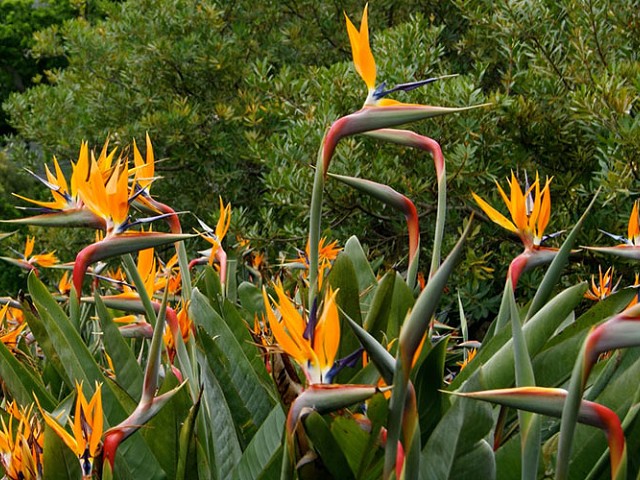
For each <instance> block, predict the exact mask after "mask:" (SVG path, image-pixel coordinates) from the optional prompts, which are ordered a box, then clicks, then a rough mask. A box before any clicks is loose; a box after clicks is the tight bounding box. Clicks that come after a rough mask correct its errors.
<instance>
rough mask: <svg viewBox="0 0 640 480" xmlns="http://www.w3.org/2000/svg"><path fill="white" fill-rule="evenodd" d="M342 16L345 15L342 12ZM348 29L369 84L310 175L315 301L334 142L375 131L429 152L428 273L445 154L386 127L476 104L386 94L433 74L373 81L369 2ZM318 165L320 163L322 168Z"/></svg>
mask: <svg viewBox="0 0 640 480" xmlns="http://www.w3.org/2000/svg"><path fill="white" fill-rule="evenodd" d="M345 17H346V15H345ZM346 20H347V32H348V34H349V40H350V43H351V48H352V54H353V61H354V65H355V68H356V71H357V72H358V74H359V75H360V76H361V77H362V79H363V80H364V82H365V84H366V85H367V90H368V93H367V98H366V100H365V102H364V106H363V107H362V108H361V109H360V110H358V111H357V112H355V113H352V114H350V115H347V116H344V117H342V118H340V119H338V120H336V121H335V122H334V123H333V124H332V125H331V127H330V128H329V130H328V131H327V133H326V135H325V137H324V139H323V141H322V145H321V147H320V150H319V152H318V161H317V162H316V165H317V168H316V173H315V178H314V185H313V192H312V200H311V213H310V223H309V244H310V255H309V280H310V289H309V304H311V303H313V298H314V297H315V295H316V294H317V290H318V282H317V276H318V242H319V240H320V223H321V211H322V190H323V186H324V178H325V176H326V175H327V173H328V171H329V165H330V163H331V159H332V157H333V154H334V151H335V148H336V146H337V144H338V142H339V141H340V140H341V139H342V138H344V137H347V136H350V135H354V134H358V133H366V132H374V131H376V132H374V135H377V136H379V137H380V138H382V139H384V140H388V141H392V142H395V143H399V144H402V145H407V146H410V147H417V148H421V149H423V150H427V151H430V152H432V153H433V156H434V160H435V161H436V170H437V172H438V192H439V193H438V196H439V206H438V218H437V221H436V233H435V235H436V240H435V244H434V252H433V256H432V264H431V273H432V274H433V273H434V272H435V270H436V269H437V266H438V264H439V261H440V258H439V257H440V244H441V242H442V233H443V229H444V213H445V211H444V208H445V205H444V200H445V196H444V195H445V179H444V176H445V175H444V159H443V156H442V151H441V150H440V148H439V146H438V145H437V142H435V141H433V140H431V139H428V138H426V137H423V136H420V135H417V134H415V133H414V132H408V131H403V130H399V131H396V130H389V128H390V127H396V126H399V125H403V124H408V123H413V122H416V121H419V120H423V119H426V118H430V117H434V116H437V115H445V114H448V113H455V112H461V111H464V110H468V109H470V108H475V107H465V108H446V107H434V106H430V105H417V104H408V103H401V102H396V101H392V100H389V99H387V98H385V97H386V96H387V95H389V94H391V93H393V92H396V91H402V90H404V91H408V90H412V89H414V88H417V87H419V86H421V85H425V84H427V83H431V82H433V81H434V80H437V78H436V79H428V80H423V81H418V82H414V83H408V84H402V85H398V86H397V87H394V88H391V89H389V90H386V89H385V87H384V84H383V85H381V86H380V87H379V88H378V87H376V75H377V73H376V65H375V60H374V57H373V54H372V52H371V47H370V44H369V25H368V7H367V6H365V9H364V11H363V14H362V22H361V24H360V29H359V30H358V29H356V28H355V26H354V25H353V23H352V22H351V21H350V20H349V18H348V17H346ZM320 165H321V166H322V168H320Z"/></svg>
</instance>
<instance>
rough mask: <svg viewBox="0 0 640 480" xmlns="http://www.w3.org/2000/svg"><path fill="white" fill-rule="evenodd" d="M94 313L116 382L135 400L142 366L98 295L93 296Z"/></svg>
mask: <svg viewBox="0 0 640 480" xmlns="http://www.w3.org/2000/svg"><path fill="white" fill-rule="evenodd" d="M95 301H96V313H97V314H98V318H100V322H101V324H102V331H103V333H104V335H103V337H102V343H103V344H104V348H105V350H106V351H107V354H108V355H109V357H111V361H112V362H113V367H114V369H115V374H116V379H117V382H118V384H119V385H120V386H121V387H122V388H124V389H125V390H126V391H127V393H128V394H129V395H131V397H132V398H134V399H135V400H139V399H140V395H141V394H142V383H143V380H144V377H143V374H142V368H140V365H139V364H138V361H137V360H136V357H135V356H134V354H133V352H132V351H131V348H130V347H129V345H128V344H127V342H126V341H125V339H124V338H122V335H121V334H120V330H118V327H117V326H116V325H115V323H114V322H113V319H112V318H111V314H110V313H109V311H108V310H107V307H105V305H104V302H103V301H102V300H101V299H100V297H99V296H98V295H96V296H95Z"/></svg>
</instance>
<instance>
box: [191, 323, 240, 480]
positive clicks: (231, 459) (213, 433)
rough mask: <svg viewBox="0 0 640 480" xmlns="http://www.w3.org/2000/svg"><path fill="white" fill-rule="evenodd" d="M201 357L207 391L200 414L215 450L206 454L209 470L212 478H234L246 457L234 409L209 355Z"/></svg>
mask: <svg viewBox="0 0 640 480" xmlns="http://www.w3.org/2000/svg"><path fill="white" fill-rule="evenodd" d="M204 336H206V334H205V335H204ZM198 357H199V363H200V369H201V372H202V373H201V379H202V382H203V387H204V391H203V396H202V402H203V406H202V408H201V409H200V413H201V414H202V415H203V420H204V421H205V422H206V423H207V425H208V431H209V432H210V435H208V438H207V439H206V441H208V442H209V447H210V448H211V449H212V452H211V453H205V455H206V458H207V460H208V463H207V465H208V466H207V468H208V469H209V470H210V473H211V474H212V478H218V479H225V478H231V475H232V472H233V470H234V468H235V466H236V465H237V464H238V462H239V461H240V457H241V455H242V450H241V448H240V442H239V440H238V436H237V432H236V427H235V425H234V418H233V415H232V411H231V410H232V408H231V405H229V404H228V403H227V401H226V399H225V395H224V392H223V390H222V386H221V385H220V383H219V382H218V379H217V378H216V376H215V374H214V373H213V371H212V370H211V367H210V366H209V363H208V360H207V358H206V356H205V353H204V352H202V351H200V352H199V354H198ZM234 409H235V406H234Z"/></svg>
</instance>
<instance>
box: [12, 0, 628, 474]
mask: <svg viewBox="0 0 640 480" xmlns="http://www.w3.org/2000/svg"><path fill="white" fill-rule="evenodd" d="M346 21H347V31H348V35H349V39H350V43H351V50H352V53H353V61H354V66H355V69H356V71H357V73H358V74H359V76H360V77H361V78H362V79H363V81H364V82H365V84H366V86H367V97H366V99H365V102H364V105H363V107H362V108H361V109H360V110H358V111H356V112H353V113H351V114H349V115H346V116H343V117H341V118H339V119H337V120H336V121H335V122H333V123H332V124H331V126H330V127H329V128H328V130H327V132H326V134H325V136H324V139H323V141H322V144H321V146H320V148H319V151H318V156H317V161H316V162H315V165H314V168H315V172H314V181H313V185H312V186H310V188H311V189H312V196H311V204H310V207H309V236H308V242H307V246H306V248H305V249H304V250H300V255H299V256H298V257H297V258H293V259H284V261H282V262H280V264H278V265H277V266H276V263H275V260H274V261H273V263H272V264H271V265H269V264H268V260H267V259H265V258H264V256H263V254H262V252H259V251H256V250H254V249H252V247H251V245H250V244H249V243H248V242H247V241H246V240H244V239H242V238H239V239H237V242H236V244H235V245H233V244H232V242H230V241H229V239H228V238H226V237H227V233H228V229H229V225H230V219H231V216H232V208H231V205H230V204H226V203H225V202H224V201H223V199H220V201H219V207H218V206H216V210H218V212H219V213H218V221H217V224H216V225H215V227H210V226H209V225H207V224H206V223H205V222H203V221H200V220H199V221H198V225H199V228H198V230H197V231H195V232H193V233H191V232H188V233H186V232H183V231H182V223H181V215H182V213H180V212H178V211H176V209H175V208H174V206H171V205H169V204H167V203H163V202H162V201H160V200H159V199H158V198H156V197H154V196H153V195H152V194H151V190H152V188H153V186H154V184H155V182H156V181H161V180H160V179H157V178H156V176H155V156H154V152H153V147H152V143H151V140H150V138H149V137H148V136H147V138H146V142H145V143H146V145H145V148H144V156H143V155H142V152H141V151H140V149H139V148H138V145H137V144H136V143H135V141H134V142H133V145H132V147H131V149H130V151H124V152H118V151H117V150H116V149H110V148H109V145H108V144H105V145H104V147H103V148H102V149H101V151H100V152H93V151H90V149H89V146H88V145H87V144H83V145H82V146H81V147H80V152H79V155H78V158H77V159H76V161H75V162H72V163H71V165H70V169H64V168H63V166H61V164H60V163H59V162H58V161H57V160H56V159H55V158H54V160H53V166H51V167H49V166H47V167H45V173H44V175H43V176H39V177H37V178H38V179H39V180H40V181H41V182H42V184H43V185H44V186H45V187H46V188H48V189H49V190H50V194H51V198H50V199H49V200H47V201H41V200H33V199H29V198H26V197H20V198H21V199H22V200H23V201H25V202H28V203H29V204H30V205H31V208H33V209H35V210H36V211H35V212H32V213H34V214H33V215H31V216H26V217H24V218H21V219H19V220H11V221H10V222H12V223H18V224H28V225H38V226H40V227H47V228H54V227H57V228H70V227H79V228H88V229H92V230H95V231H96V232H97V233H96V237H95V241H94V242H92V243H90V244H88V245H87V246H85V247H84V248H82V249H80V250H79V251H78V252H77V255H76V256H75V259H73V261H71V262H68V263H63V262H62V261H61V260H60V259H58V258H57V256H56V255H55V252H45V253H34V252H37V251H38V250H37V249H36V241H37V239H35V238H33V237H28V238H27V241H26V245H25V249H24V251H23V252H22V253H20V252H14V253H13V254H12V255H8V256H6V257H3V258H4V260H7V261H9V262H11V263H13V264H15V265H17V266H19V267H22V268H24V269H26V270H28V271H29V272H30V273H29V276H28V280H27V291H28V293H25V294H21V295H19V296H18V298H15V299H14V298H5V299H3V301H2V303H3V304H4V307H3V309H2V311H1V312H0V316H1V318H2V321H1V323H0V340H1V342H0V356H1V357H2V359H1V360H0V377H1V378H2V386H3V397H2V409H1V411H0V420H1V430H0V453H2V455H1V456H0V462H1V463H2V467H3V469H4V474H5V476H6V477H7V478H10V479H18V478H20V479H36V478H47V479H49V478H78V477H82V478H94V477H97V478H179V479H180V478H203V479H208V478H242V479H244V478H247V479H255V478H277V477H278V476H279V477H281V478H292V477H296V476H297V477H299V478H326V477H328V476H331V477H334V478H341V479H342V478H346V479H348V478H365V479H368V478H385V479H387V478H407V479H413V478H438V479H440V478H464V477H466V476H471V475H475V476H476V477H478V478H495V477H497V476H499V475H500V476H505V475H509V474H511V473H512V472H514V471H518V470H520V472H521V477H522V478H539V477H542V476H546V475H550V474H552V472H555V476H556V478H559V479H564V478H568V477H569V476H571V477H574V478H602V477H607V476H611V478H616V479H619V478H627V477H631V478H634V477H635V476H636V475H637V474H638V471H639V470H640V465H639V464H638V460H637V458H635V457H634V456H632V455H627V452H628V451H637V449H638V447H639V445H638V442H640V434H639V432H638V429H639V424H638V418H637V413H638V410H639V408H640V386H639V385H638V382H637V381H635V379H637V378H638V374H639V373H640V372H639V370H640V352H639V351H638V349H634V348H631V347H636V346H638V345H640V326H639V325H640V324H639V323H638V319H639V318H640V307H639V306H638V304H637V292H636V290H635V289H633V288H627V289H623V288H621V287H620V282H617V283H616V282H615V281H614V273H613V271H611V270H607V271H606V272H605V274H604V275H603V274H602V272H600V276H599V279H598V280H599V281H598V282H596V280H595V279H593V280H592V284H591V289H590V291H589V293H588V298H590V299H592V300H596V301H597V303H595V304H594V305H593V306H591V307H590V308H587V309H586V311H585V313H582V314H581V315H579V316H578V317H577V318H576V314H575V312H576V311H577V309H578V308H582V307H580V305H581V304H582V302H583V298H584V296H585V293H587V290H588V285H587V283H586V282H577V283H576V284H575V285H572V286H570V287H568V288H563V287H560V278H561V275H562V272H563V269H564V267H565V265H567V263H568V262H570V261H572V258H574V257H572V254H574V255H576V254H577V249H578V248H579V246H578V245H577V243H576V239H577V236H578V234H579V232H580V228H581V227H582V224H583V221H584V218H585V217H586V216H587V215H588V214H589V209H590V208H591V206H590V207H589V208H588V209H587V211H586V212H585V213H584V215H583V217H582V218H581V219H580V220H579V221H578V222H577V223H576V225H574V226H573V227H572V228H571V229H570V231H569V232H568V233H567V234H566V235H565V236H564V240H563V242H562V244H561V246H560V247H559V248H554V247H552V246H548V245H547V243H548V241H549V240H550V237H553V236H555V235H553V234H552V235H545V231H546V230H547V226H548V224H549V222H550V219H551V213H552V206H551V192H552V190H553V182H552V181H551V179H546V180H544V181H543V180H541V179H540V178H539V176H538V175H537V174H535V175H531V177H529V178H527V177H524V178H517V177H516V175H515V174H513V175H512V176H511V178H510V179H509V181H508V184H509V193H508V194H507V192H506V190H505V189H504V188H503V187H502V186H501V184H498V189H499V192H500V197H501V198H502V199H503V200H504V203H505V204H506V207H507V210H508V215H505V214H504V213H501V210H503V211H504V209H499V208H496V207H495V206H492V205H491V204H489V203H488V202H486V201H485V200H483V199H482V198H481V197H480V196H478V195H476V194H475V193H471V192H470V194H469V196H470V197H471V196H473V198H474V199H475V201H476V203H477V205H478V206H479V208H480V210H481V211H482V212H484V214H486V215H487V216H488V217H489V219H491V220H492V221H494V222H495V223H497V224H498V225H500V226H502V227H504V228H505V229H507V230H508V231H510V232H512V233H513V234H515V235H517V236H518V237H519V238H520V239H521V240H522V243H523V247H524V248H523V252H522V253H521V254H520V255H518V256H517V257H515V258H514V259H513V261H512V262H511V264H510V266H509V268H508V275H507V278H506V280H505V288H504V293H503V295H502V300H501V305H500V310H499V313H498V315H497V317H496V318H495V320H494V322H493V323H492V325H491V327H490V329H489V331H488V333H487V335H486V336H485V337H484V338H483V339H474V338H470V337H469V333H468V329H467V322H466V318H465V314H464V310H463V309H462V307H460V319H461V321H460V324H459V325H447V324H443V323H440V322H439V321H438V320H437V313H438V310H439V306H440V299H441V296H442V294H443V292H444V291H445V290H446V289H454V288H455V287H454V286H452V285H448V279H449V277H450V275H451V273H452V272H453V271H454V269H455V268H456V262H457V261H458V259H459V257H460V254H461V252H462V251H463V249H464V248H465V247H464V243H465V241H466V240H467V238H468V237H469V233H470V231H471V229H472V225H473V219H472V218H469V219H468V220H467V221H466V222H465V225H463V229H462V231H461V235H460V238H459V240H458V241H457V243H456V244H455V246H454V247H453V248H452V249H451V251H449V252H443V251H442V245H443V236H444V232H445V228H444V227H445V222H446V218H445V216H446V212H447V209H446V205H447V198H446V194H447V191H446V185H447V184H446V175H447V173H446V162H445V159H444V156H443V154H442V150H441V148H440V146H439V144H438V143H437V142H436V141H435V140H433V139H431V138H428V137H426V136H423V135H420V134H418V133H416V132H414V131H411V130H405V129H400V128H398V127H401V126H405V125H411V124H413V123H414V122H417V121H421V120H426V119H428V118H431V117H434V116H441V115H451V114H456V115H464V114H465V113H464V112H465V110H469V109H472V108H487V107H488V106H487V105H472V106H464V107H434V106H429V105H419V104H411V103H402V102H400V101H398V100H392V99H391V98H389V97H391V96H397V97H398V98H400V96H401V95H402V94H403V92H405V91H410V90H412V89H415V88H419V87H422V86H424V85H426V84H429V83H432V82H436V81H446V78H444V77H440V78H430V79H426V80H421V81H415V82H409V83H401V84H399V85H396V86H387V85H386V84H385V83H378V82H377V72H376V64H375V60H374V57H373V54H372V51H371V48H370V45H369V31H368V11H367V8H366V7H365V10H364V12H363V14H362V20H361V23H360V26H359V28H358V27H356V26H355V25H354V24H353V23H352V22H351V21H350V20H349V18H347V20H346ZM353 135H367V136H369V137H372V138H373V139H375V140H376V141H379V142H390V143H392V144H397V145H400V146H402V147H405V148H411V149H417V150H418V151H420V152H421V153H425V154H428V156H430V157H432V159H433V162H434V169H435V172H436V178H437V189H436V191H437V194H436V196H435V198H433V199H432V201H433V203H434V204H435V209H436V212H437V215H436V225H435V229H434V238H433V240H432V242H431V259H430V260H429V262H423V263H426V264H428V267H427V268H424V269H423V268H422V267H421V266H420V265H421V263H420V258H419V257H420V252H421V249H420V244H421V241H422V240H423V239H421V238H420V237H421V236H420V228H419V219H420V215H419V212H418V209H417V208H416V206H415V203H414V202H413V201H412V200H411V199H410V198H408V197H407V196H405V195H404V194H403V193H402V192H399V191H397V190H395V189H392V188H390V187H389V186H387V185H383V184H380V183H377V182H375V180H374V179H365V178H360V177H354V176H346V175H336V174H334V173H332V172H331V166H332V162H333V161H334V153H335V150H336V146H337V145H338V144H339V142H340V141H341V140H343V139H345V138H347V137H350V136H353ZM371 161H375V159H371ZM514 168H515V166H514ZM327 182H341V183H343V184H345V185H347V186H348V187H351V188H353V189H355V190H356V191H357V192H358V194H362V195H368V196H370V197H372V198H373V199H375V200H376V201H378V202H381V204H384V205H386V206H387V207H388V208H389V209H391V210H393V211H395V212H397V213H398V215H402V216H403V217H404V219H405V220H406V228H407V234H408V239H409V242H408V246H407V256H406V257H405V258H402V259H399V260H398V262H397V263H396V265H397V266H398V269H397V270H396V269H389V270H387V271H384V270H383V269H381V268H380V267H379V266H376V265H375V263H374V262H372V261H371V260H370V259H369V258H367V255H366V253H365V251H364V249H363V248H362V246H361V244H360V241H359V240H358V239H357V237H355V236H354V237H351V238H350V239H348V240H347V241H346V242H345V243H344V245H343V246H342V247H340V246H338V244H337V242H335V241H330V240H328V239H326V238H324V237H323V224H322V220H323V215H322V212H323V193H324V190H325V185H326V183H327ZM595 201H596V200H595V197H594V202H595ZM592 204H593V202H592ZM639 225H640V218H639V215H638V204H637V203H636V204H634V206H633V209H632V211H631V216H630V220H629V224H628V231H627V236H626V237H625V236H622V235H616V234H613V235H611V236H612V237H613V238H614V239H615V241H616V242H617V243H619V245H617V246H613V247H611V246H608V247H584V248H591V249H592V250H594V251H596V252H602V253H608V254H614V255H619V256H623V257H627V258H632V259H636V258H638V257H639V255H640V254H639V253H638V252H639V250H638V248H639V246H638V245H639V242H640V226H639ZM187 240H188V241H189V242H190V244H196V242H200V243H201V244H202V245H203V246H206V247H207V248H206V249H203V250H200V251H198V252H191V251H189V250H188V249H187V246H186V243H185V242H186V241H187ZM445 253H446V255H445ZM443 257H444V258H443ZM532 268H546V271H545V274H544V277H543V279H542V281H541V282H540V284H539V286H538V287H537V289H536V290H535V292H534V293H533V295H530V294H528V295H526V298H529V297H531V296H532V300H531V301H529V302H526V303H524V302H519V301H518V298H519V296H520V295H516V294H517V293H518V294H519V293H520V289H521V288H522V285H520V286H518V280H519V279H520V277H521V275H522V273H523V272H525V271H526V270H528V269H532ZM43 269H52V270H55V272H60V273H59V274H56V273H55V272H54V273H51V275H48V276H47V278H51V277H53V276H56V277H58V280H59V281H58V282H57V283H56V285H51V284H47V283H45V282H43V280H42V278H44V276H43V275H42V272H43ZM564 281H566V279H565V280H564ZM636 283H638V282H636ZM527 293H529V292H527ZM459 303H460V305H462V300H460V302H459ZM582 310H584V309H583V308H582ZM585 425H586V427H584V426H585ZM593 427H596V428H593Z"/></svg>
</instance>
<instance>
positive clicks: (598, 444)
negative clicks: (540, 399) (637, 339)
mask: <svg viewBox="0 0 640 480" xmlns="http://www.w3.org/2000/svg"><path fill="white" fill-rule="evenodd" d="M638 378H640V349H637V348H636V349H632V350H629V351H628V352H627V355H625V356H624V358H623V360H622V363H621V365H620V366H619V368H618V369H617V370H616V373H615V374H614V376H613V378H612V380H611V382H610V383H609V385H608V386H607V388H606V389H605V390H604V391H603V392H602V394H601V395H600V396H598V397H597V399H596V401H597V402H598V403H600V404H603V405H606V406H607V407H609V408H610V409H612V410H613V411H614V412H615V413H617V414H618V417H620V418H624V416H625V415H626V413H627V411H628V410H629V408H630V407H631V403H632V400H633V398H634V397H635V394H636V391H637V389H638ZM627 434H628V433H627ZM628 438H630V437H628ZM606 449H607V439H606V437H605V435H604V434H603V433H602V432H601V431H600V430H598V429H596V428H589V427H584V426H580V425H579V426H578V428H576V432H575V434H574V437H573V449H572V455H571V461H570V464H569V471H570V474H571V477H572V478H586V477H587V475H588V473H589V472H590V470H591V468H592V467H593V466H594V464H595V463H596V462H597V460H598V458H599V457H600V455H601V454H602V453H603V452H605V451H606ZM628 452H629V457H634V456H637V455H635V453H634V452H633V451H632V450H628ZM607 463H608V462H607Z"/></svg>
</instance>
